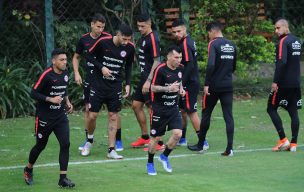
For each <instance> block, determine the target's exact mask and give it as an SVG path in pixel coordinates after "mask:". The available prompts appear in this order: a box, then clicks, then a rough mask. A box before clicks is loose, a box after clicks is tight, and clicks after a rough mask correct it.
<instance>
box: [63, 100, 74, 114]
mask: <svg viewBox="0 0 304 192" xmlns="http://www.w3.org/2000/svg"><path fill="white" fill-rule="evenodd" d="M65 109H66V111H67V112H68V113H72V112H73V110H74V107H73V105H72V104H71V103H70V101H67V103H66V104H65Z"/></svg>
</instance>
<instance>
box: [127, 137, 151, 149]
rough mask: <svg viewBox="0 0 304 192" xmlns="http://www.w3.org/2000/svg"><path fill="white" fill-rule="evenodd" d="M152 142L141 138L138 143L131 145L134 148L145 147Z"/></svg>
mask: <svg viewBox="0 0 304 192" xmlns="http://www.w3.org/2000/svg"><path fill="white" fill-rule="evenodd" d="M149 142H150V139H143V138H141V137H138V139H137V141H135V142H133V143H131V146H132V147H141V146H144V145H148V144H149Z"/></svg>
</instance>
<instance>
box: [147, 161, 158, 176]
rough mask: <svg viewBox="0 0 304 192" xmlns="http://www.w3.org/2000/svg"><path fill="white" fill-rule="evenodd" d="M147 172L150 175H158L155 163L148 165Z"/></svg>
mask: <svg viewBox="0 0 304 192" xmlns="http://www.w3.org/2000/svg"><path fill="white" fill-rule="evenodd" d="M147 172H148V175H157V173H156V170H155V168H154V163H147Z"/></svg>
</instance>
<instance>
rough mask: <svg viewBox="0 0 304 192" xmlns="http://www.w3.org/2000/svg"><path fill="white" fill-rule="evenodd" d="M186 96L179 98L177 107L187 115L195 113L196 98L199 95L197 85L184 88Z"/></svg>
mask: <svg viewBox="0 0 304 192" xmlns="http://www.w3.org/2000/svg"><path fill="white" fill-rule="evenodd" d="M184 89H185V91H186V95H185V96H184V97H181V99H180V101H179V107H180V108H181V109H183V110H185V111H186V112H187V113H193V112H196V111H197V96H198V94H199V90H200V86H199V84H198V83H197V84H196V83H195V84H191V85H189V86H187V87H184Z"/></svg>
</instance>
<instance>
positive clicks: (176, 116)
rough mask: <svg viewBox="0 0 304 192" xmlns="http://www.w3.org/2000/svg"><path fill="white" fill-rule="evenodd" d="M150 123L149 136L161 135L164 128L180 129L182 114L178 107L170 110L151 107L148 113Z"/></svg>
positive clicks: (164, 130)
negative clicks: (150, 111)
mask: <svg viewBox="0 0 304 192" xmlns="http://www.w3.org/2000/svg"><path fill="white" fill-rule="evenodd" d="M150 124H151V126H150V127H151V130H150V136H151V137H158V136H163V135H165V133H166V130H168V131H170V130H172V129H182V115H181V112H180V111H179V109H178V108H176V109H174V110H170V111H157V110H154V109H153V110H152V113H151V114H150ZM167 127H168V128H167ZM166 128H167V129H166Z"/></svg>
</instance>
